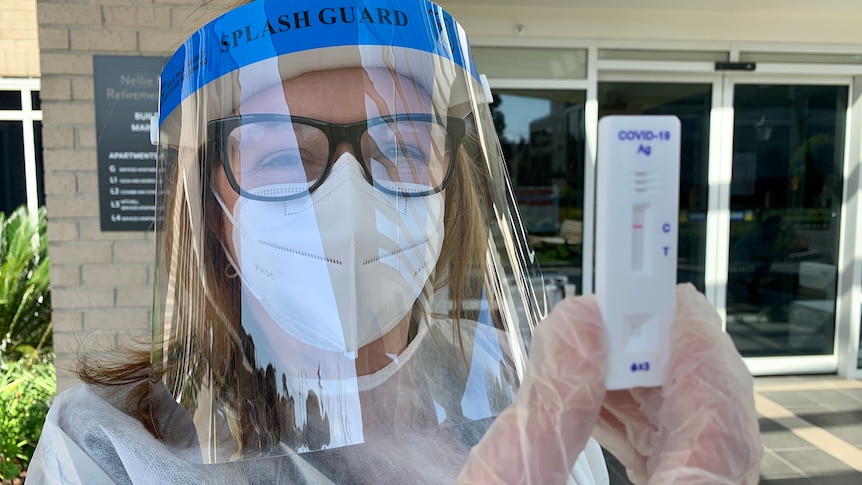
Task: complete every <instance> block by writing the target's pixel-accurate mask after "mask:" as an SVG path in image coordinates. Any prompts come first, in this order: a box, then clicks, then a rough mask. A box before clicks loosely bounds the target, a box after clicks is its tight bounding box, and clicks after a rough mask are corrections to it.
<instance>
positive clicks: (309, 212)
mask: <svg viewBox="0 0 862 485" xmlns="http://www.w3.org/2000/svg"><path fill="white" fill-rule="evenodd" d="M161 89H162V92H161V104H160V120H159V125H160V126H159V127H160V130H159V131H160V141H159V144H160V173H162V174H163V177H162V180H163V181H162V183H161V191H160V192H161V193H162V201H161V202H160V204H159V207H160V208H162V212H161V213H160V224H159V227H158V230H157V231H158V233H159V234H158V235H159V238H158V240H159V251H158V255H159V260H158V262H157V275H156V285H157V291H156V306H155V308H156V311H155V314H156V317H155V322H154V329H155V331H154V339H153V350H152V352H151V353H147V354H146V355H141V354H139V355H137V357H136V358H135V359H133V360H132V361H129V362H125V363H123V364H121V365H103V364H88V365H84V366H82V368H81V371H80V375H81V377H82V379H83V380H84V381H85V382H88V383H89V384H88V385H85V386H82V387H79V388H77V389H75V390H72V391H70V392H69V393H66V394H64V395H63V396H61V397H59V398H58V400H57V401H56V402H55V404H54V406H53V407H52V410H51V415H50V416H49V419H48V423H47V424H46V427H45V431H44V432H43V438H42V440H41V442H40V445H39V449H38V450H37V454H36V457H34V459H33V462H32V463H33V465H32V468H31V472H30V474H29V475H28V478H29V479H35V480H36V481H45V482H51V481H54V482H60V483H70V482H75V481H76V480H77V481H79V482H86V483H100V481H101V482H105V483H110V482H119V483H150V482H153V483H165V482H168V483H174V482H176V483H212V482H216V483H381V482H382V483H452V482H454V481H456V480H457V481H460V482H463V483H498V482H512V483H515V482H518V483H554V482H559V483H564V482H566V481H567V480H568V481H572V482H575V483H602V482H607V481H608V477H607V471H606V470H605V468H604V462H603V460H602V455H601V451H600V449H599V448H598V446H597V445H596V443H595V442H594V441H591V440H590V438H589V437H590V434H591V432H593V431H594V426H595V425H596V424H598V426H597V427H596V428H595V432H596V434H597V435H598V436H599V437H601V438H603V439H604V440H605V442H606V444H607V446H608V447H609V449H611V450H612V451H614V452H615V453H617V454H618V456H619V457H620V459H621V460H622V461H623V462H624V463H625V464H626V466H627V467H628V468H629V470H630V473H631V474H632V476H633V478H635V479H637V480H640V481H646V480H647V479H652V480H657V481H659V482H661V483H665V482H667V481H672V480H683V481H685V482H686V483H691V482H693V481H696V480H701V481H702V482H704V483H707V482H708V483H716V482H720V481H721V480H724V481H726V482H727V483H740V482H745V483H753V482H754V481H755V480H756V479H757V464H758V462H759V456H760V455H759V453H760V452H759V450H760V445H759V441H758V440H757V422H756V415H755V413H754V411H753V400H752V396H751V378H750V376H749V375H748V373H747V371H746V370H745V368H744V366H743V365H742V363H741V360H740V358H739V355H738V354H737V353H736V352H735V350H734V349H733V346H732V344H731V343H730V342H729V340H728V339H727V338H726V337H725V336H722V335H721V333H720V330H718V329H717V328H716V327H715V325H714V322H710V319H714V318H715V313H714V311H712V310H711V308H710V307H709V305H708V304H707V303H706V302H705V300H704V299H703V298H702V297H701V296H699V295H697V294H695V293H694V292H693V290H691V289H690V288H681V289H680V290H679V293H678V300H679V311H678V314H677V320H678V321H677V326H678V327H680V328H679V331H678V332H677V333H676V334H675V335H677V337H676V338H679V339H682V340H681V341H680V342H677V343H675V344H674V345H673V346H672V347H673V349H674V351H673V353H672V355H671V368H672V369H673V370H672V375H671V380H670V381H669V384H668V386H666V387H665V388H663V389H639V390H635V391H632V392H618V393H607V394H606V393H605V391H604V387H603V383H602V379H603V372H604V370H603V369H604V367H603V366H604V336H603V332H602V327H601V318H600V315H599V314H598V311H597V310H596V308H595V304H594V302H593V301H592V300H591V299H589V298H581V299H571V300H567V301H565V302H563V303H561V304H560V305H558V306H557V308H556V310H555V311H554V312H553V313H552V314H551V315H549V316H547V318H545V319H544V321H543V322H542V324H541V325H540V326H539V327H538V330H537V332H536V339H535V340H534V341H533V342H532V343H531V342H530V339H531V335H532V332H533V330H534V328H536V326H537V324H538V323H539V321H540V320H541V319H542V317H543V316H544V315H545V313H546V312H545V308H544V301H545V299H544V296H543V292H542V291H538V292H537V291H535V290H534V288H533V286H532V285H533V283H534V282H541V278H540V274H539V272H538V269H537V268H536V267H535V263H534V262H533V259H532V256H531V254H532V253H531V250H530V248H529V245H528V244H527V243H526V238H525V234H524V231H523V228H522V227H521V225H520V221H519V219H518V216H517V212H516V210H515V209H514V207H515V204H514V199H513V197H512V193H511V189H510V187H509V183H508V179H507V178H506V175H505V169H504V163H503V160H502V157H501V156H500V152H499V147H498V143H497V139H496V135H495V133H494V128H493V122H492V120H491V117H490V113H489V109H488V101H489V99H488V98H489V95H490V93H489V90H488V89H487V86H486V85H485V84H484V83H483V81H482V78H481V77H480V76H478V74H477V73H476V69H475V66H474V64H473V61H472V59H471V57H470V54H469V47H468V43H467V40H466V38H465V36H464V33H463V30H462V29H461V28H460V26H459V25H458V24H457V23H456V22H455V21H454V20H453V19H452V18H451V17H450V16H449V15H448V14H447V13H446V12H444V11H443V10H442V9H440V8H439V7H437V6H436V5H434V4H432V3H430V2H426V1H424V0H415V1H414V0H411V1H398V2H396V1H392V0H367V1H360V0H353V1H339V2H335V1H330V0H315V1H307V2H285V1H277V0H258V1H256V2H253V3H250V4H248V5H245V6H241V7H238V8H235V9H233V10H230V11H228V12H227V13H226V14H224V15H223V16H221V17H219V18H217V19H215V20H214V21H212V22H210V23H209V24H207V25H206V26H205V27H204V28H202V29H201V30H200V31H198V32H197V33H196V34H195V35H193V36H192V37H191V38H190V39H189V40H188V41H187V42H186V43H185V44H184V45H183V46H182V47H181V48H180V49H179V50H178V52H177V53H176V54H175V55H174V56H173V57H172V58H171V60H170V61H169V63H168V64H167V67H166V68H165V70H164V72H163V73H162V88H161ZM527 349H530V360H529V364H526V362H527ZM695 351H696V353H692V352H695ZM680 372H682V374H680ZM677 375H679V376H684V378H681V379H675V378H673V377H674V376H677ZM699 376H708V377H709V378H708V379H702V378H700V377H699ZM519 388H520V389H519ZM517 389H519V390H518V391H517V394H516V390H517ZM603 403H604V407H603ZM693 405H694V406H695V407H692V406H693ZM698 405H699V406H700V407H697V406H698ZM707 457H708V458H707Z"/></svg>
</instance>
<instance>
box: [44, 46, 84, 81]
mask: <svg viewBox="0 0 862 485" xmlns="http://www.w3.org/2000/svg"><path fill="white" fill-rule="evenodd" d="M41 58H42V59H41V60H42V62H41V66H42V74H63V75H67V76H68V75H73V74H81V75H87V76H92V75H93V56H92V55H91V54H72V53H59V52H42V56H41Z"/></svg>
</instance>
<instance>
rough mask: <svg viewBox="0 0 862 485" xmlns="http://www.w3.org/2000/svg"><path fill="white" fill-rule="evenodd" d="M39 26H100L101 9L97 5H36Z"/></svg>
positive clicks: (41, 3)
mask: <svg viewBox="0 0 862 485" xmlns="http://www.w3.org/2000/svg"><path fill="white" fill-rule="evenodd" d="M36 10H37V13H38V16H39V25H102V9H101V6H100V5H99V4H98V3H94V4H91V5H84V4H81V3H78V2H75V3H69V2H66V3H53V2H51V3H46V2H41V1H40V2H38V3H37V8H36Z"/></svg>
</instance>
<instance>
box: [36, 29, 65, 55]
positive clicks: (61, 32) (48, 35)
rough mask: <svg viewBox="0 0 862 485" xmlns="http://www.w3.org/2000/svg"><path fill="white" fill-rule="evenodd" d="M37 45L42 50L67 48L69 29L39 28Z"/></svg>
mask: <svg viewBox="0 0 862 485" xmlns="http://www.w3.org/2000/svg"><path fill="white" fill-rule="evenodd" d="M39 47H40V48H42V49H44V50H49V51H50V50H69V29H64V28H48V27H45V28H41V29H39Z"/></svg>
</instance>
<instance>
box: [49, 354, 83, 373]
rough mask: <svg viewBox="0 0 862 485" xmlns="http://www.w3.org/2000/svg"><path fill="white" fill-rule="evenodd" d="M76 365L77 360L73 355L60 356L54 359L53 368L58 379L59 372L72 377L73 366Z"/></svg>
mask: <svg viewBox="0 0 862 485" xmlns="http://www.w3.org/2000/svg"><path fill="white" fill-rule="evenodd" d="M77 364H78V358H77V356H76V355H74V354H62V355H61V356H55V357H54V368H55V369H56V371H57V375H58V377H59V374H60V372H63V373H65V374H66V375H74V372H75V366H76V365H77Z"/></svg>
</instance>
